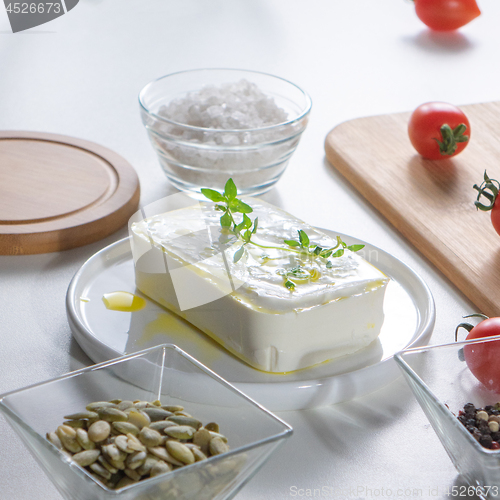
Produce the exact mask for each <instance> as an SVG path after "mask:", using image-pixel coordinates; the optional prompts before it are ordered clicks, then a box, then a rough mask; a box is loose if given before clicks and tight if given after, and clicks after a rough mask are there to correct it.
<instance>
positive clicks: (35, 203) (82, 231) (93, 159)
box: [0, 131, 140, 255]
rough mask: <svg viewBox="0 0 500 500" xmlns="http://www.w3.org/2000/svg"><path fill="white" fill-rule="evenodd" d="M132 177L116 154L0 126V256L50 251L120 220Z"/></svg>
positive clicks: (133, 195)
mask: <svg viewBox="0 0 500 500" xmlns="http://www.w3.org/2000/svg"><path fill="white" fill-rule="evenodd" d="M139 196H140V188H139V179H138V177H137V174H136V172H135V170H134V169H133V167H132V166H131V165H130V164H129V163H128V162H127V161H126V160H125V159H124V158H122V157H121V156H119V155H118V154H116V153H114V152H113V151H111V150H109V149H107V148H105V147H103V146H100V145H98V144H95V143H92V142H88V141H84V140H81V139H76V138H73V137H67V136H63V135H56V134H47V133H38V132H18V131H0V254H1V255H23V254H35V253H47V252H57V251H60V250H67V249H69V248H74V247H78V246H82V245H86V244H88V243H92V242H94V241H98V240H100V239H102V238H104V237H105V236H108V235H109V234H111V233H113V232H115V231H116V230H117V229H119V228H120V227H122V226H123V225H125V224H126V223H127V221H128V219H129V218H130V216H131V215H132V214H133V213H134V212H135V211H136V210H137V209H138V205H139Z"/></svg>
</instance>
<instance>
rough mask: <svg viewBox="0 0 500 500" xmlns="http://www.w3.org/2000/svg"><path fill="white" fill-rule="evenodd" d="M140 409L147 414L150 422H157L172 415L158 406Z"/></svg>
mask: <svg viewBox="0 0 500 500" xmlns="http://www.w3.org/2000/svg"><path fill="white" fill-rule="evenodd" d="M142 411H143V413H145V414H146V415H148V417H149V418H150V420H151V422H158V421H159V420H165V419H166V418H167V417H171V416H172V415H173V413H172V412H170V411H167V410H164V409H163V408H158V407H152V408H144V409H143V410H142Z"/></svg>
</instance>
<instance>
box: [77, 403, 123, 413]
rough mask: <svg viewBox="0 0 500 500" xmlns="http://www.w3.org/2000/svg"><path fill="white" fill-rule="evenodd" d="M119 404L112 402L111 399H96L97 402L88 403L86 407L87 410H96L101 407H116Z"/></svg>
mask: <svg viewBox="0 0 500 500" xmlns="http://www.w3.org/2000/svg"><path fill="white" fill-rule="evenodd" d="M117 406H118V405H117V404H116V403H111V402H110V401H96V402H95V403H90V404H88V405H87V406H86V407H85V409H86V410H87V411H96V410H98V409H99V408H116V407H117Z"/></svg>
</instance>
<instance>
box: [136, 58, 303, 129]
mask: <svg viewBox="0 0 500 500" xmlns="http://www.w3.org/2000/svg"><path fill="white" fill-rule="evenodd" d="M203 71H221V72H222V71H228V72H235V73H237V72H241V73H247V74H257V75H261V76H265V77H269V78H273V79H276V80H280V81H281V82H283V83H286V84H288V85H291V86H293V87H295V88H296V89H297V90H298V91H299V92H300V93H301V94H302V95H303V97H304V98H305V106H304V109H303V110H302V111H301V113H300V114H299V115H298V116H297V117H295V118H292V119H290V120H286V121H284V122H280V123H276V124H273V125H266V126H265V127H256V128H246V129H220V128H206V127H197V126H194V125H188V124H185V123H181V122H176V121H174V120H170V119H168V118H165V117H162V116H160V115H158V114H157V113H153V112H152V111H151V110H150V109H149V108H148V106H147V105H146V103H145V102H144V100H145V95H146V93H147V92H148V91H149V90H150V89H151V88H152V87H153V86H154V85H155V84H157V83H159V82H161V81H163V80H165V79H166V78H170V77H172V76H177V75H181V74H187V73H197V72H200V73H201V72H203ZM139 105H140V107H141V109H142V110H143V111H144V112H145V113H147V114H148V115H149V116H152V117H154V118H155V119H157V120H159V121H161V122H164V123H169V124H171V125H175V126H177V127H181V128H184V129H186V130H191V131H196V132H213V133H226V134H236V133H245V132H248V133H251V132H254V133H255V132H265V131H269V130H273V129H276V128H279V127H285V126H290V125H293V124H295V123H297V122H300V121H301V120H303V119H304V118H305V117H306V116H307V115H308V114H309V112H310V111H311V108H312V100H311V97H310V96H309V94H308V93H307V92H305V91H304V90H303V89H302V88H300V87H299V86H298V85H296V84H295V83H293V82H291V81H290V80H287V79H286V78H282V77H280V76H276V75H272V74H271V73H265V72H262V71H253V70H249V69H239V68H197V69H188V70H183V71H176V72H174V73H169V74H168V75H164V76H160V77H159V78H156V79H154V80H152V81H150V82H149V83H147V84H146V85H145V86H144V87H143V88H142V90H141V91H140V92H139Z"/></svg>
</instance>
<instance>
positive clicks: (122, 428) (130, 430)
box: [111, 422, 140, 436]
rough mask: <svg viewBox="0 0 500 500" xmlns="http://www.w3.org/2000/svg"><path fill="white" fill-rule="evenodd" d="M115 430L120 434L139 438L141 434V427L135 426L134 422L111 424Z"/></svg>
mask: <svg viewBox="0 0 500 500" xmlns="http://www.w3.org/2000/svg"><path fill="white" fill-rule="evenodd" d="M111 425H112V426H113V429H115V430H116V431H118V432H120V433H121V434H133V435H134V436H137V434H139V430H140V429H139V427H137V425H134V424H133V423H132V422H113V423H112V424H111Z"/></svg>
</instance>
